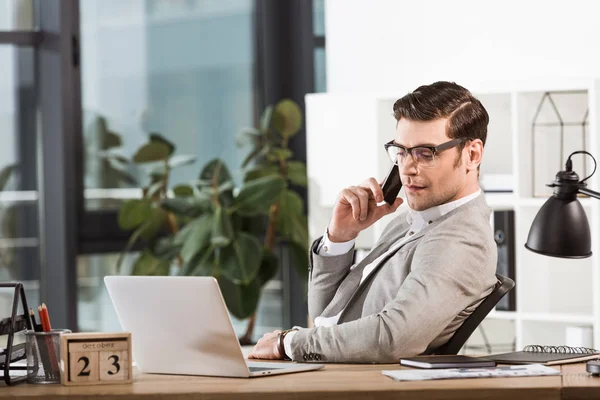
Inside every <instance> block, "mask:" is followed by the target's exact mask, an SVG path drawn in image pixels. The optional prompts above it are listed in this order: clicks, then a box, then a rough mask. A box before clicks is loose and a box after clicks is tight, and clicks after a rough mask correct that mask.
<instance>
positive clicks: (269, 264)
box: [256, 248, 279, 287]
mask: <svg viewBox="0 0 600 400" xmlns="http://www.w3.org/2000/svg"><path fill="white" fill-rule="evenodd" d="M278 270H279V260H278V259H277V257H276V256H275V254H273V252H271V251H270V250H269V249H267V248H263V257H262V260H261V263H260V269H259V270H258V274H257V275H256V281H257V283H258V285H259V286H260V287H263V286H264V285H265V284H266V283H267V282H268V281H270V280H271V279H273V278H274V277H275V275H277V271H278Z"/></svg>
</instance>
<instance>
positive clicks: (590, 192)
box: [577, 187, 600, 199]
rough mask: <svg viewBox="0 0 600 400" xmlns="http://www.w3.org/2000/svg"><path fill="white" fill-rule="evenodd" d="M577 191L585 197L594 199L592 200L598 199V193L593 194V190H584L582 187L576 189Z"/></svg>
mask: <svg viewBox="0 0 600 400" xmlns="http://www.w3.org/2000/svg"><path fill="white" fill-rule="evenodd" d="M577 191H578V192H579V193H583V194H587V195H588V196H590V197H594V198H596V199H600V193H598V192H594V191H593V190H591V189H588V188H584V187H580V188H579V189H577Z"/></svg>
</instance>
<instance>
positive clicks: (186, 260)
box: [103, 100, 308, 344]
mask: <svg viewBox="0 0 600 400" xmlns="http://www.w3.org/2000/svg"><path fill="white" fill-rule="evenodd" d="M301 123H302V117H301V112H300V110H299V107H298V106H297V105H296V103H294V102H293V101H291V100H282V101H280V102H279V103H277V104H276V105H275V106H274V107H273V106H269V107H267V109H266V110H265V111H264V113H263V114H262V116H261V119H260V124H259V126H258V127H256V128H252V129H247V130H245V131H244V132H242V134H241V135H240V136H239V141H238V142H239V143H240V144H250V145H251V150H250V152H249V154H248V156H247V157H246V159H245V160H244V161H243V163H242V168H244V170H245V176H244V181H243V182H242V183H241V184H240V185H239V187H236V186H235V184H234V182H233V180H232V177H231V174H230V172H229V170H228V168H227V166H226V165H225V164H224V163H223V162H222V161H221V160H219V159H213V160H211V161H209V162H208V163H207V164H205V165H204V166H203V167H202V169H201V171H200V173H199V176H198V179H197V180H195V181H193V182H189V183H186V184H180V185H176V186H174V187H171V185H170V183H169V178H170V173H171V171H172V170H173V169H174V168H177V167H178V166H181V165H185V164H189V163H193V162H195V157H194V156H189V155H177V154H175V146H174V145H173V144H172V143H171V142H169V141H168V140H167V139H165V138H164V137H163V136H161V135H159V134H150V135H149V139H148V142H147V143H144V144H143V145H142V146H141V147H140V148H139V149H138V150H137V151H136V153H135V154H134V155H133V157H132V158H131V159H130V160H129V159H127V158H125V157H124V156H123V155H122V154H121V153H119V152H115V151H114V150H115V149H109V150H107V151H106V152H104V153H103V157H105V159H106V161H107V162H108V163H110V164H111V165H112V166H113V167H115V168H117V169H121V170H123V171H127V170H130V169H131V164H134V165H135V166H137V167H138V168H143V169H144V170H145V171H146V172H147V176H148V183H147V184H146V185H145V186H144V187H143V190H142V193H143V196H142V198H140V199H132V200H128V201H126V202H125V203H123V205H122V206H121V207H120V209H119V215H118V218H119V225H120V227H121V228H122V229H124V230H128V231H132V234H131V236H130V239H129V242H128V243H127V246H126V247H125V249H124V250H123V252H122V256H123V255H124V254H125V253H127V252H129V251H130V250H131V249H132V247H133V246H134V245H135V244H136V243H137V242H138V241H139V240H142V239H143V240H144V242H143V243H144V248H143V249H142V251H141V252H140V254H139V255H138V256H137V258H136V260H135V262H134V264H133V268H132V271H131V273H132V274H135V275H170V274H178V275H207V276H214V277H216V278H217V280H218V282H219V285H220V287H221V291H222V292H223V297H224V298H225V302H226V304H227V307H228V309H229V310H230V312H231V313H232V315H234V316H235V317H236V318H239V319H245V318H249V321H248V327H247V329H246V333H245V334H244V336H243V337H242V338H240V342H241V343H242V344H248V343H251V342H252V340H251V337H252V332H253V329H254V321H255V315H256V309H257V306H258V301H259V298H260V294H261V291H262V288H263V286H264V285H265V284H266V283H267V282H268V281H269V280H270V279H272V278H273V277H274V276H275V274H276V273H277V271H278V269H279V265H280V260H279V259H278V258H277V257H276V255H275V249H276V246H279V245H284V246H286V247H287V248H288V249H289V253H290V254H291V262H292V265H293V266H294V267H296V269H297V271H298V272H299V273H300V274H301V276H304V277H306V275H307V265H308V255H307V248H308V231H307V220H306V217H305V215H304V210H303V208H304V202H303V200H302V198H301V197H300V196H298V194H296V193H295V192H294V191H293V190H292V189H291V188H290V185H299V186H306V167H305V165H304V164H303V163H301V162H299V161H293V160H292V157H293V154H292V152H291V150H290V149H289V139H290V138H291V137H292V136H293V135H295V134H296V133H297V132H298V130H299V129H300V126H301ZM122 256H121V257H120V259H119V261H118V263H119V265H121V263H122V259H123V258H122Z"/></svg>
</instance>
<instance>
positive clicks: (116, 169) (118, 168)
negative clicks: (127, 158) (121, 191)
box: [107, 158, 139, 187]
mask: <svg viewBox="0 0 600 400" xmlns="http://www.w3.org/2000/svg"><path fill="white" fill-rule="evenodd" d="M107 161H108V165H107V169H108V171H107V173H109V174H110V173H112V174H115V175H116V176H117V177H118V178H119V179H120V180H122V181H123V182H124V183H126V184H127V185H130V186H138V187H139V182H138V180H137V179H136V178H135V177H134V176H133V175H131V174H130V173H129V171H128V170H127V167H126V166H123V165H122V164H119V163H118V162H115V163H113V159H111V158H109V159H107Z"/></svg>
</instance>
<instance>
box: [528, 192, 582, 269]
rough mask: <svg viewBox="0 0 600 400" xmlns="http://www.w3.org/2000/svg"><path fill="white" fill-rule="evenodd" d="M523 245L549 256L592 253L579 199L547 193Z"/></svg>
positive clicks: (577, 255) (578, 255) (572, 256)
mask: <svg viewBox="0 0 600 400" xmlns="http://www.w3.org/2000/svg"><path fill="white" fill-rule="evenodd" d="M525 247H526V248H527V249H529V250H531V251H533V252H535V253H539V254H543V255H545V256H552V257H562V258H586V257H589V256H591V255H592V250H591V249H592V241H591V236H590V225H589V223H588V219H587V216H586V215H585V211H584V210H583V206H582V205H581V203H580V202H579V200H577V198H575V199H561V198H558V197H556V196H552V197H550V198H549V199H548V200H547V201H546V202H545V203H544V205H543V206H542V208H541V209H540V211H539V212H538V213H537V215H536V216H535V219H534V220H533V223H532V224H531V229H530V230H529V236H528V237H527V243H526V244H525Z"/></svg>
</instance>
